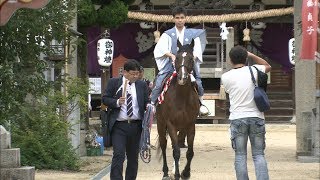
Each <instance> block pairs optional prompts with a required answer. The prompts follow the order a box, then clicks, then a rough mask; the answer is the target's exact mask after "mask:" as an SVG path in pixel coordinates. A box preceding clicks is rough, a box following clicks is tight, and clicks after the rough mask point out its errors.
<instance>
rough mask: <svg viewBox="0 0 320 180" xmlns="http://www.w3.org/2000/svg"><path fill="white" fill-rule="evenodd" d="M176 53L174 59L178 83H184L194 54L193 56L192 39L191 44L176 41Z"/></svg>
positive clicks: (192, 62) (191, 65)
mask: <svg viewBox="0 0 320 180" xmlns="http://www.w3.org/2000/svg"><path fill="white" fill-rule="evenodd" d="M177 46H178V48H179V49H178V53H177V56H176V60H175V68H176V71H177V74H178V75H177V78H178V84H179V85H184V84H186V82H187V80H188V78H189V74H190V73H191V71H192V70H193V64H194V56H193V46H194V40H193V39H192V42H191V44H186V45H184V46H182V45H181V43H180V42H179V41H177Z"/></svg>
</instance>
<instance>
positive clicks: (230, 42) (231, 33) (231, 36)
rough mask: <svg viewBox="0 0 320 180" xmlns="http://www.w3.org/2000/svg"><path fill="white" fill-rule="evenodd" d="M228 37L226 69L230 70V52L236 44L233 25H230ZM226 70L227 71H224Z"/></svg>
mask: <svg viewBox="0 0 320 180" xmlns="http://www.w3.org/2000/svg"><path fill="white" fill-rule="evenodd" d="M228 31H229V34H228V39H227V40H226V52H225V53H226V71H229V70H230V69H231V62H230V57H229V52H230V50H231V48H233V46H234V28H233V27H228ZM223 72H225V71H223Z"/></svg>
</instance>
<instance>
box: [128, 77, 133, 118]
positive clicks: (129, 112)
mask: <svg viewBox="0 0 320 180" xmlns="http://www.w3.org/2000/svg"><path fill="white" fill-rule="evenodd" d="M129 85H131V83H129ZM127 115H128V116H129V117H132V115H133V107H132V95H131V94H130V93H129V92H128V91H127Z"/></svg>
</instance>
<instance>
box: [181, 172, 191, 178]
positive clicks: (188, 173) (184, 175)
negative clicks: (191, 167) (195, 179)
mask: <svg viewBox="0 0 320 180" xmlns="http://www.w3.org/2000/svg"><path fill="white" fill-rule="evenodd" d="M189 178H190V172H186V171H184V170H183V171H182V173H181V179H189Z"/></svg>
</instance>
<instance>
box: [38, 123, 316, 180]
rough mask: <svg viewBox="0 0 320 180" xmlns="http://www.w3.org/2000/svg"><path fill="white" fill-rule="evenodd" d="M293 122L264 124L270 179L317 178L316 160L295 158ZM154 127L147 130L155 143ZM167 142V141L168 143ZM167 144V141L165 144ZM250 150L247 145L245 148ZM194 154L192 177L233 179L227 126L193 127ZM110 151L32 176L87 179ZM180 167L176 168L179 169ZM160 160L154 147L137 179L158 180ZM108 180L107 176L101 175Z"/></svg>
mask: <svg viewBox="0 0 320 180" xmlns="http://www.w3.org/2000/svg"><path fill="white" fill-rule="evenodd" d="M295 129H296V128H295V125H267V134H266V139H267V140H266V144H267V149H266V159H267V162H268V168H269V174H270V179H271V180H274V179H276V180H278V179H279V180H316V179H320V172H319V171H320V164H319V163H300V162H298V161H297V158H296V155H295V153H296V133H295ZM156 135H157V134H156V126H154V127H153V129H152V133H151V141H152V143H153V144H155V141H156V140H155V139H156ZM168 143H170V142H168ZM168 147H170V144H168ZM248 149H250V148H248ZM194 150H195V156H194V158H193V161H192V164H191V178H190V179H193V180H216V179H217V180H228V179H230V180H234V179H236V178H235V172H234V166H233V160H234V152H233V150H232V148H231V145H230V140H229V132H228V125H199V126H197V128H196V137H195V146H194ZM185 152H186V150H185V149H184V150H182V152H181V165H182V167H183V166H184V165H185V162H186V158H185ZM111 153H112V152H111V151H110V150H109V151H105V153H104V156H100V157H84V158H82V160H83V162H84V163H82V164H83V166H82V167H81V170H80V171H79V172H62V171H43V170H41V171H37V172H36V179H77V180H78V179H90V178H92V177H93V176H94V175H95V174H96V173H97V172H99V171H100V170H101V169H103V168H104V167H105V166H107V165H108V164H109V163H110V158H111ZM167 156H168V161H169V164H168V165H169V169H170V170H171V169H172V167H171V165H172V162H173V158H172V149H171V148H168V151H167ZM182 167H181V168H180V169H182ZM161 169H162V161H158V157H156V152H155V150H153V151H152V160H151V162H150V163H149V164H145V163H143V162H142V161H140V163H139V171H138V177H137V179H138V180H153V179H155V180H159V179H161V178H162V170H161ZM248 171H249V177H250V179H255V175H254V166H253V162H252V158H251V152H250V151H249V152H248ZM103 179H104V180H108V179H109V177H108V175H107V176H105V177H104V178H103Z"/></svg>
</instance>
